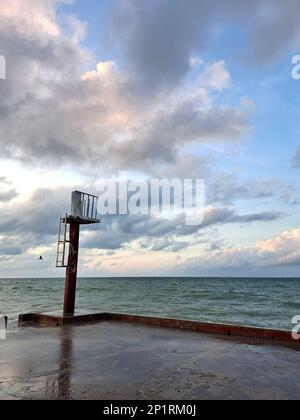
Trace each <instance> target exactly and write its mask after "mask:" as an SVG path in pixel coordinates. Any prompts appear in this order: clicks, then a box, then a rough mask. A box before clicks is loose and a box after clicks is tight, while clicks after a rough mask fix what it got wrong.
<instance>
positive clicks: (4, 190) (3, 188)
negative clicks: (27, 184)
mask: <svg viewBox="0 0 300 420" xmlns="http://www.w3.org/2000/svg"><path fill="white" fill-rule="evenodd" d="M17 196H18V193H17V191H16V190H15V189H14V188H12V187H11V183H10V181H9V180H8V179H7V178H5V177H0V203H1V202H2V203H7V202H9V201H11V200H13V199H14V198H16V197H17Z"/></svg>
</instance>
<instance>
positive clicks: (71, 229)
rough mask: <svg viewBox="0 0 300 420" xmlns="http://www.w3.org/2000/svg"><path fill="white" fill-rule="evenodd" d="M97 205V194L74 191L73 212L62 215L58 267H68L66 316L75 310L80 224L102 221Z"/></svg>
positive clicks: (57, 257) (57, 258)
mask: <svg viewBox="0 0 300 420" xmlns="http://www.w3.org/2000/svg"><path fill="white" fill-rule="evenodd" d="M97 205H98V197H97V196H95V195H91V194H87V193H84V192H81V191H73V192H72V202H71V212H70V214H65V215H64V216H61V217H60V222H59V235H58V246H57V256H56V267H61V268H66V280H65V297H64V316H74V312H75V298H76V282H77V267H78V251H79V234H80V225H91V224H95V223H100V220H99V219H98V212H97ZM67 255H68V257H67Z"/></svg>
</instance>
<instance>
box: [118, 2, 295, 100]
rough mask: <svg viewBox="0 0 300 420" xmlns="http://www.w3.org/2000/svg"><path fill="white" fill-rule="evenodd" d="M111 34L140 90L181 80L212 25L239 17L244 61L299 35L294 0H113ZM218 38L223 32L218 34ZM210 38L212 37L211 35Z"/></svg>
mask: <svg viewBox="0 0 300 420" xmlns="http://www.w3.org/2000/svg"><path fill="white" fill-rule="evenodd" d="M113 4H114V7H113V8H112V11H111V30H110V32H111V34H112V35H111V38H112V42H114V43H116V44H117V47H118V49H119V50H120V49H121V50H122V51H124V52H125V57H126V58H127V65H128V67H129V68H130V71H131V73H132V74H133V75H134V80H135V82H137V83H139V86H140V89H142V90H144V91H146V92H148V93H150V94H151V93H153V91H156V90H160V89H165V88H169V87H170V86H173V85H174V84H176V83H178V82H179V81H180V80H182V79H183V78H184V77H185V75H186V74H187V73H188V71H189V69H190V61H191V58H192V57H195V56H199V55H200V56H201V53H202V52H204V51H206V50H207V49H208V48H209V42H210V41H211V40H212V37H213V34H214V33H215V29H216V28H221V29H224V27H225V28H228V27H230V28H232V27H234V26H235V25H236V22H237V21H238V22H239V24H243V26H244V28H245V32H246V37H245V39H243V40H242V39H241V41H242V42H243V44H242V46H243V47H244V54H245V55H246V57H244V58H245V59H246V60H247V62H254V61H256V62H263V63H266V62H268V61H270V60H272V59H273V58H277V57H278V56H279V55H280V54H282V53H286V52H287V50H288V49H290V48H291V47H292V46H293V45H295V43H296V42H297V41H298V40H299V35H300V29H299V18H300V11H299V4H298V2H297V0H288V1H285V2H280V1H279V0H275V1H274V0H263V1H261V0H259V1H258V0H253V1H251V2H245V1H240V0H223V1H222V2H220V1H217V0H189V1H188V2H187V1H185V0H178V1H176V2H174V1H173V0H152V1H151V2H140V1H139V0H126V1H117V2H114V3H113ZM218 40H219V42H222V41H223V39H222V36H220V38H219V39H218ZM214 41H215V40H214Z"/></svg>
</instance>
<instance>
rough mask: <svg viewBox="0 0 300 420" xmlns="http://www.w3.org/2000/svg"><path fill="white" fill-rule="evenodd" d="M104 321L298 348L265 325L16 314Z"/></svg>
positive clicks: (42, 319)
mask: <svg viewBox="0 0 300 420" xmlns="http://www.w3.org/2000/svg"><path fill="white" fill-rule="evenodd" d="M104 321H114V322H124V323H129V324H139V325H147V326H151V327H158V328H172V329H178V330H185V331H194V332H199V333H210V334H217V335H222V336H225V337H241V338H251V339H258V340H263V341H266V342H272V343H277V344H279V343H280V344H282V345H288V346H292V347H293V348H297V349H299V350H300V341H296V340H294V339H293V337H292V335H291V332H289V331H283V330H271V329H265V328H257V327H248V326H240V325H230V324H216V323H204V322H200V321H190V320H182V319H174V318H157V317H150V316H142V315H130V314H122V313H109V312H102V313H99V314H87V315H76V316H72V317H61V316H52V315H46V314H34V313H32V314H22V315H20V316H19V323H18V325H19V326H20V327H27V326H35V327H44V328H46V327H59V326H63V325H84V324H90V323H98V322H104Z"/></svg>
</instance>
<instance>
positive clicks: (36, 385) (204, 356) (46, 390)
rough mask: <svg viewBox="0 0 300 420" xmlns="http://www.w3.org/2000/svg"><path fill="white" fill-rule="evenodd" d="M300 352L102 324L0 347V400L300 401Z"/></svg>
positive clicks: (48, 331) (28, 332) (21, 335)
mask: <svg viewBox="0 0 300 420" xmlns="http://www.w3.org/2000/svg"><path fill="white" fill-rule="evenodd" d="M299 365H300V352H299V351H296V350H294V349H290V348H286V347H281V346H277V345H274V344H270V342H267V341H266V342H262V341H261V340H256V339H255V338H243V339H242V338H237V337H235V338H234V337H228V336H227V337H225V336H222V335H216V334H206V333H199V332H195V331H183V330H177V329H168V328H158V327H154V326H145V325H139V324H131V323H126V322H123V323H118V322H114V321H103V322H101V323H95V324H89V325H78V326H74V325H64V326H59V327H57V328H41V329H40V328H31V327H28V328H24V329H20V330H19V332H17V333H13V334H9V336H8V339H7V340H6V341H3V342H2V343H1V346H0V398H1V399H57V398H58V399H75V398H80V399H178V400H180V399H199V400H202V399H213V400H214V399H295V400H297V399H300V375H299Z"/></svg>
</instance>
